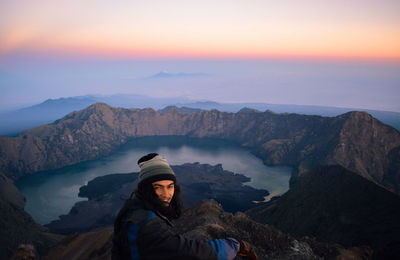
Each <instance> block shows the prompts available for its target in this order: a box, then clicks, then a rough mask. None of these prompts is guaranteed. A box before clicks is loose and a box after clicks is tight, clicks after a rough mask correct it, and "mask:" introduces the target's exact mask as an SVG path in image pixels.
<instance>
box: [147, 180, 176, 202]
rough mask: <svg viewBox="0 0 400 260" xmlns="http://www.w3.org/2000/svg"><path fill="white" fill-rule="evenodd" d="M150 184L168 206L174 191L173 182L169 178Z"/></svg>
mask: <svg viewBox="0 0 400 260" xmlns="http://www.w3.org/2000/svg"><path fill="white" fill-rule="evenodd" d="M152 185H153V188H154V191H155V193H156V195H157V196H158V198H159V199H160V200H161V202H162V203H163V205H164V206H165V207H168V206H169V204H170V203H171V200H172V197H173V196H174V192H175V185H174V182H173V181H171V180H162V181H156V182H153V183H152Z"/></svg>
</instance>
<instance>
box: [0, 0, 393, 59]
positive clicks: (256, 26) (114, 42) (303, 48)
mask: <svg viewBox="0 0 400 260" xmlns="http://www.w3.org/2000/svg"><path fill="white" fill-rule="evenodd" d="M0 10H1V18H0V39H1V45H0V53H1V54H2V55H6V54H12V53H16V52H33V53H53V54H54V53H57V54H77V55H104V56H115V57H204V56H206V57H243V56H244V57H265V56H267V57H268V56H289V57H290V56H301V57H304V56H306V57H307V56H323V57H360V58H389V59H400V1H397V0H348V1H343V0H340V1H329V0H302V1H293V0H280V1H269V0H251V1H249V0H243V1H242V0H239V1H238V0H212V1H211V0H203V1H191V0H181V1H178V0H168V1H165V0H146V1H133V0H124V1H122V0H117V1H108V0H79V1H76V0H72V1H54V0H36V1H31V0H25V1H24V0H13V1H11V0H2V1H0Z"/></svg>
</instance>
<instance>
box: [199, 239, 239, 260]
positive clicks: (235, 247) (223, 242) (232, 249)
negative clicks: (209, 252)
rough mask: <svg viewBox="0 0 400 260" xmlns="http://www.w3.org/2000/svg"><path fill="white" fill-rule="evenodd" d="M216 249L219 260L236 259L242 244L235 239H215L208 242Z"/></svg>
mask: <svg viewBox="0 0 400 260" xmlns="http://www.w3.org/2000/svg"><path fill="white" fill-rule="evenodd" d="M207 242H208V243H209V244H210V245H211V246H212V247H213V249H214V251H215V253H216V254H217V256H218V259H219V260H220V259H227V260H229V259H234V258H235V257H236V255H237V253H238V252H239V250H240V243H239V242H238V241H237V240H236V239H234V238H224V239H213V240H208V241H207Z"/></svg>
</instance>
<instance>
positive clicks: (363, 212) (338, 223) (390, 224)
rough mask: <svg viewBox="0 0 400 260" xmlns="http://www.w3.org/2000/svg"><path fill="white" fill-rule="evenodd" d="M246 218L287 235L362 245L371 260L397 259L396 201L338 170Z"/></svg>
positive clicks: (322, 170)
mask: <svg viewBox="0 0 400 260" xmlns="http://www.w3.org/2000/svg"><path fill="white" fill-rule="evenodd" d="M247 214H249V216H251V217H252V218H253V219H254V220H256V221H259V222H261V223H266V224H270V225H273V226H275V227H276V228H278V229H279V230H281V231H283V232H288V233H289V234H292V235H296V236H315V237H316V238H317V240H318V241H323V242H330V243H340V244H342V245H346V246H360V245H368V246H370V247H372V248H373V249H374V251H375V258H376V259H395V256H396V255H397V256H398V255H400V223H399V219H400V197H399V196H398V195H395V194H393V193H390V192H388V191H387V190H385V189H383V188H381V187H379V186H377V185H375V184H374V183H371V182H369V181H367V180H365V179H364V178H362V177H360V176H358V175H356V174H354V173H352V172H350V171H348V170H346V169H344V168H343V167H341V166H325V167H319V168H317V169H316V170H315V171H313V172H311V173H309V174H307V175H305V176H304V177H303V178H301V179H299V181H298V182H297V183H296V184H295V185H293V187H292V188H291V189H290V190H289V191H288V192H287V193H286V194H284V195H283V196H282V197H281V198H279V199H277V200H275V201H272V202H270V203H267V204H266V205H262V206H259V207H256V208H253V209H250V210H249V211H247Z"/></svg>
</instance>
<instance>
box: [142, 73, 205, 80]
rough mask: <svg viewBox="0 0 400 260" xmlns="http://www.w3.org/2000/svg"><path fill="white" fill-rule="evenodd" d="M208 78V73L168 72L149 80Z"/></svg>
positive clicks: (151, 77) (158, 74) (153, 76)
mask: <svg viewBox="0 0 400 260" xmlns="http://www.w3.org/2000/svg"><path fill="white" fill-rule="evenodd" d="M205 76H208V74H206V73H186V72H179V73H170V72H167V71H160V72H158V73H156V74H154V75H152V76H150V77H148V79H167V78H190V77H205Z"/></svg>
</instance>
